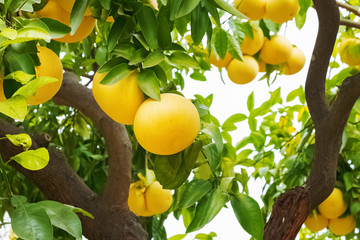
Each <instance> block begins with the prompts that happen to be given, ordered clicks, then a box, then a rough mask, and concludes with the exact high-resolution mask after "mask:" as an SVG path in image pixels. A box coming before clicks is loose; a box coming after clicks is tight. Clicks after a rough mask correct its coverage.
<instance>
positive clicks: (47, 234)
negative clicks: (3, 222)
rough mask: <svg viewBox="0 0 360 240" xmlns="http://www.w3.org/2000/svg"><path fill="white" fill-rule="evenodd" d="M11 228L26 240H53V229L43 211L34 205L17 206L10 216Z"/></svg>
mask: <svg viewBox="0 0 360 240" xmlns="http://www.w3.org/2000/svg"><path fill="white" fill-rule="evenodd" d="M10 217H11V228H12V229H13V230H14V232H15V233H16V235H18V236H19V237H20V238H22V239H26V240H39V239H53V229H52V225H51V222H50V219H49V217H48V215H47V214H46V212H45V210H44V209H43V208H41V207H39V206H37V205H36V204H29V203H24V204H19V205H18V206H17V207H16V209H15V211H13V212H12V213H11V215H10Z"/></svg>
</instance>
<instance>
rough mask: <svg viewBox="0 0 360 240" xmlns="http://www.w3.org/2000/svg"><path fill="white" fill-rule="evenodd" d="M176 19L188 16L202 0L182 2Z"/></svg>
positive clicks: (183, 0)
mask: <svg viewBox="0 0 360 240" xmlns="http://www.w3.org/2000/svg"><path fill="white" fill-rule="evenodd" d="M180 2H181V3H180V6H179V7H178V9H177V12H176V15H175V18H179V17H182V16H185V15H187V14H188V13H190V12H191V11H192V10H194V9H195V7H196V6H197V5H198V4H199V2H200V0H181V1H180Z"/></svg>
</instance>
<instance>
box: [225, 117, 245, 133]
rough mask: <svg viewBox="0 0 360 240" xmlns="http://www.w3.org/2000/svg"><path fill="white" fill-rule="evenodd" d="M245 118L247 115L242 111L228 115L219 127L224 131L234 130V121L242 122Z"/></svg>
mask: <svg viewBox="0 0 360 240" xmlns="http://www.w3.org/2000/svg"><path fill="white" fill-rule="evenodd" d="M246 119H247V116H246V115H245V114H242V113H236V114H234V115H232V116H230V117H229V118H228V119H226V120H225V122H224V123H223V125H222V126H221V128H222V129H223V130H224V131H234V130H236V126H235V125H234V123H238V122H242V121H244V120H246Z"/></svg>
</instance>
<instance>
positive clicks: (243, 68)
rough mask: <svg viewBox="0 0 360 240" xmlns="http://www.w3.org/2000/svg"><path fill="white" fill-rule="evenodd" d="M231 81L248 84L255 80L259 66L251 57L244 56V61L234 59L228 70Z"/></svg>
mask: <svg viewBox="0 0 360 240" xmlns="http://www.w3.org/2000/svg"><path fill="white" fill-rule="evenodd" d="M226 70H227V72H228V76H229V78H230V80H231V81H232V82H234V83H237V84H246V83H249V82H251V81H252V80H254V79H255V77H256V75H257V74H258V72H259V64H258V63H257V61H256V60H255V59H254V58H253V57H251V56H246V55H245V56H243V61H240V60H238V59H235V58H234V59H233V60H232V61H231V62H230V64H229V66H228V67H227V68H226Z"/></svg>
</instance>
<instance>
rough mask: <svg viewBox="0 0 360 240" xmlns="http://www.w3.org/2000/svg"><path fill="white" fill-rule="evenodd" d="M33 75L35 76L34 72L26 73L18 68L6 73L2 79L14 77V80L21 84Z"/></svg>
mask: <svg viewBox="0 0 360 240" xmlns="http://www.w3.org/2000/svg"><path fill="white" fill-rule="evenodd" d="M34 77H35V74H27V73H24V72H23V71H20V70H19V71H15V72H12V73H9V74H8V75H6V76H5V77H4V79H14V80H15V81H17V82H20V83H21V84H26V83H27V82H29V81H30V80H31V79H33V78H34Z"/></svg>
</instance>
